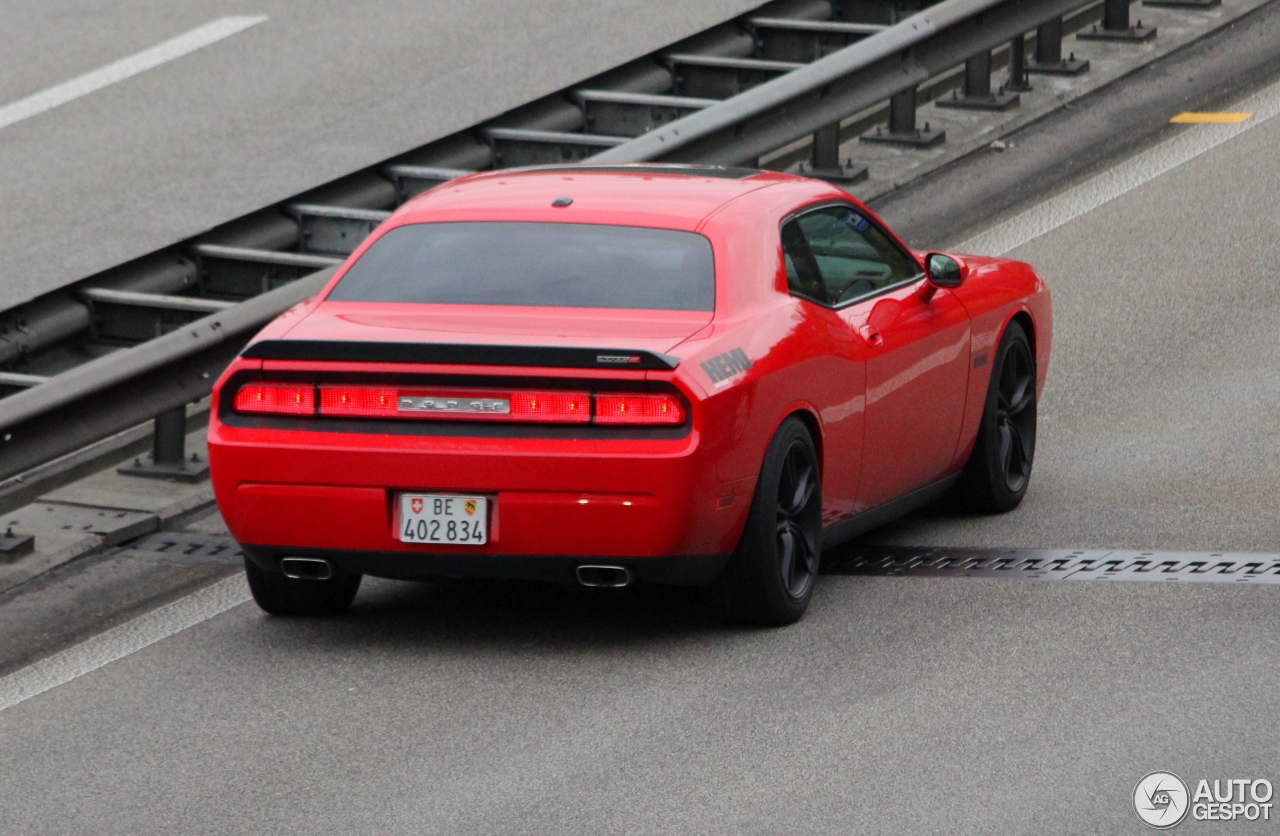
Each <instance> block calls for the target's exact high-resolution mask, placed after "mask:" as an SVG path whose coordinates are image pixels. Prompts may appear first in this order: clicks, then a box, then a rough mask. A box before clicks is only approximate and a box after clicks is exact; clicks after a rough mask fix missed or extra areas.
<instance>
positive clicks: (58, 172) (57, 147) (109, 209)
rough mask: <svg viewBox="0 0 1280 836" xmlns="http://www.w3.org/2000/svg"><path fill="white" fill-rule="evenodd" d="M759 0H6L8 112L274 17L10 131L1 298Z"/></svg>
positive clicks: (3, 34)
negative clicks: (216, 27)
mask: <svg viewBox="0 0 1280 836" xmlns="http://www.w3.org/2000/svg"><path fill="white" fill-rule="evenodd" d="M757 5H759V3H758V2H756V0H699V1H698V2H697V3H687V2H679V0H607V2H602V1H601V0H521V2H518V3H515V2H507V1H506V0H447V1H446V0H425V1H424V2H415V0H381V1H380V2H363V3H354V2H349V3H295V2H288V0H201V2H192V0H184V2H177V3H175V2H167V0H113V2H111V3H87V2H83V0H44V1H43V2H40V3H30V2H23V0H0V21H3V25H0V105H5V104H8V103H10V102H13V101H16V100H19V99H21V98H23V97H26V96H30V95H32V94H35V93H38V92H40V91H42V90H46V89H48V88H50V87H53V86H55V85H58V84H61V83H62V82H65V81H67V80H69V79H72V78H74V77H76V76H79V75H81V74H82V73H87V72H90V71H92V70H95V69H98V68H99V67H102V66H104V65H106V64H109V63H111V62H113V61H116V60H118V59H121V58H124V57H126V56H129V55H132V54H134V53H136V52H139V51H141V50H144V49H147V48H149V47H151V46H154V45H156V44H158V43H160V42H161V41H164V40H167V39H169V38H172V37H174V36H176V35H180V34H182V33H184V32H187V31H188V30H191V29H193V28H195V27H197V26H201V25H203V24H206V23H209V22H210V21H213V20H216V19H218V18H221V17H223V16H227V15H263V14H265V15H268V16H269V19H268V20H267V21H266V22H264V23H261V24H259V25H257V26H253V27H251V28H249V29H247V30H245V31H243V32H240V33H239V34H236V35H232V36H231V37H228V38H226V39H225V40H222V41H219V42H218V43H215V44H213V45H211V46H207V47H205V48H203V49H200V50H198V51H196V52H193V53H191V54H189V55H185V56H183V57H181V58H178V59H176V60H174V61H171V62H170V63H167V64H163V65H161V66H158V67H155V68H154V69H150V70H147V71H146V72H143V73H141V74H139V75H136V76H134V77H132V78H130V79H127V80H125V81H122V82H119V83H117V84H113V85H111V86H110V87H107V88H105V89H102V90H99V91H97V92H95V93H92V94H90V95H87V96H84V97H82V98H79V99H76V100H75V101H72V102H69V103H67V104H64V105H62V106H60V107H57V108H54V109H52V110H49V111H46V112H44V113H41V114H39V115H37V116H33V117H31V118H29V119H26V120H24V121H22V122H18V123H16V124H13V125H10V126H8V127H5V128H0V265H3V269H2V270H0V309H4V308H8V307H11V306H13V305H15V304H18V303H19V302H22V301H25V300H27V299H30V298H32V297H34V296H37V295H39V294H41V293H44V292H46V291H49V290H53V289H55V288H58V287H61V286H62V285H64V284H67V283H68V282H71V281H74V280H77V279H80V278H83V277H84V276H86V275H90V274H92V273H94V272H97V271H99V270H103V269H106V268H108V267H112V266H115V265H117V264H120V263H122V262H124V261H126V260H128V259H130V258H135V257H137V256H140V255H143V254H145V253H148V252H151V251H153V250H156V249H159V248H160V247H163V246H167V245H169V244H171V243H174V242H175V241H178V240H181V239H183V238H186V237H190V236H192V235H195V234H198V233H200V232H202V231H204V230H206V229H208V228H210V227H212V226H215V225H217V224H219V223H222V222H224V221H226V220H229V219H231V218H234V217H238V216H240V215H243V214H247V213H248V212H251V211H254V210H256V209H259V208H261V207H262V206H266V205H269V204H271V203H274V202H276V201H279V200H283V199H285V198H287V197H289V196H291V195H294V194H298V193H299V192H302V191H305V190H306V189H309V188H312V187H314V186H317V185H319V184H321V183H325V182H328V181H330V180H333V179H335V178H337V177H340V176H342V175H344V174H348V173H350V172H352V171H356V170H359V169H361V168H364V167H366V166H369V165H372V164H374V163H376V162H379V161H381V160H384V159H386V158H388V157H391V156H394V155H396V154H399V153H402V152H404V151H407V150H409V149H411V148H415V147H417V146H419V145H423V144H425V143H427V142H429V141H431V140H434V139H438V138H439V137H442V136H447V135H448V134H450V133H453V132H455V131H458V130H461V129H463V128H465V127H468V126H470V125H473V124H475V123H477V122H479V121H482V120H484V119H486V118H489V117H491V116H495V115H497V114H499V113H502V112H504V111H506V110H509V109H511V108H513V107H515V106H517V105H520V104H523V103H525V102H528V101H531V100H533V99H535V98H537V97H539V96H542V95H546V94H547V93H551V92H554V91H555V90H557V89H560V88H561V87H564V86H567V85H569V84H572V83H574V82H576V81H578V80H580V79H585V78H587V77H590V76H592V75H594V74H596V73H599V72H602V71H604V70H607V69H610V68H612V67H614V66H617V65H618V64H619V63H622V62H625V61H627V60H629V59H631V58H634V57H637V56H639V55H643V54H645V53H647V52H650V51H652V50H655V49H658V48H661V47H663V46H666V45H667V44H670V43H673V42H675V41H677V40H679V39H680V38H683V37H685V36H687V35H690V34H693V33H695V32H699V31H701V30H703V29H706V28H708V27H710V26H712V25H714V24H716V23H719V22H720V21H722V20H726V19H728V18H730V17H732V16H734V15H735V14H738V13H740V12H742V11H745V10H747V9H750V8H753V7H755V6H757ZM548 55H554V56H555V60H547V56H548Z"/></svg>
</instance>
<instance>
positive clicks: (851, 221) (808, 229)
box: [782, 206, 920, 305]
mask: <svg viewBox="0 0 1280 836" xmlns="http://www.w3.org/2000/svg"><path fill="white" fill-rule="evenodd" d="M782 247H783V252H784V254H785V255H786V257H787V281H788V283H789V284H790V285H791V288H792V290H793V291H794V292H796V293H798V294H800V295H802V296H807V297H809V298H812V299H816V300H818V301H820V302H824V303H826V304H828V305H843V304H845V303H846V302H851V301H853V300H855V299H859V298H861V297H863V296H867V295H869V294H872V293H876V292H878V291H880V290H883V289H885V288H887V287H892V286H893V285H896V284H900V283H902V282H905V281H911V280H913V279H916V278H918V277H919V275H920V268H919V267H918V266H917V265H916V263H915V262H914V261H913V260H912V259H911V258H910V257H908V256H907V254H906V253H904V252H902V251H901V250H900V249H898V247H897V246H896V245H895V244H894V243H893V242H892V241H890V240H889V238H888V236H886V235H885V234H884V233H883V232H881V231H880V230H879V229H877V228H876V227H875V226H874V225H873V224H872V223H871V222H870V221H868V220H867V219H866V218H864V217H863V216H862V215H861V214H859V213H858V212H857V211H855V210H854V209H852V208H850V207H848V206H826V207H823V208H821V209H815V210H814V211H812V212H807V213H805V214H803V215H801V216H800V217H798V218H795V219H794V220H791V221H789V222H787V223H786V224H785V225H784V226H783V228H782ZM802 262H803V265H802ZM815 274H816V275H815ZM793 276H794V278H793Z"/></svg>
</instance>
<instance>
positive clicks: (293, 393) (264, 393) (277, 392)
mask: <svg viewBox="0 0 1280 836" xmlns="http://www.w3.org/2000/svg"><path fill="white" fill-rule="evenodd" d="M315 411H316V390H315V387H314V386H264V385H258V384H253V385H250V386H244V387H241V389H240V391H239V392H236V412H256V413H267V414H271V415H313V414H315Z"/></svg>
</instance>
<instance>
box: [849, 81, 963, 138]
mask: <svg viewBox="0 0 1280 836" xmlns="http://www.w3.org/2000/svg"><path fill="white" fill-rule="evenodd" d="M946 138H947V132H946V131H935V130H931V129H930V128H929V123H928V122H925V123H924V128H923V129H921V128H917V127H916V88H914V87H912V88H910V89H908V90H903V91H902V92H901V93H898V94H897V95H895V96H893V97H892V98H890V99H889V130H887V131H886V130H884V126H883V125H877V126H876V128H875V130H873V131H868V132H867V133H865V134H863V135H862V136H861V140H862V141H863V142H881V143H885V144H888V145H907V146H910V147H913V148H929V147H931V146H934V145H937V144H938V143H940V142H942V141H943V140H945V139H946Z"/></svg>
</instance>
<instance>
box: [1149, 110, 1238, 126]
mask: <svg viewBox="0 0 1280 836" xmlns="http://www.w3.org/2000/svg"><path fill="white" fill-rule="evenodd" d="M1250 116H1253V114H1252V113H1190V112H1188V113H1179V114H1178V115H1177V116H1175V117H1173V118H1172V119H1170V120H1169V121H1170V122H1177V123H1178V124H1180V125H1192V124H1197V123H1200V122H1216V123H1230V124H1235V123H1238V122H1243V121H1245V120H1246V119H1248V118H1249V117H1250Z"/></svg>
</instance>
